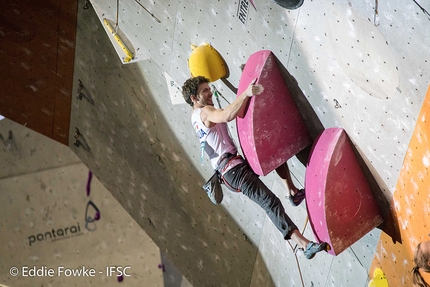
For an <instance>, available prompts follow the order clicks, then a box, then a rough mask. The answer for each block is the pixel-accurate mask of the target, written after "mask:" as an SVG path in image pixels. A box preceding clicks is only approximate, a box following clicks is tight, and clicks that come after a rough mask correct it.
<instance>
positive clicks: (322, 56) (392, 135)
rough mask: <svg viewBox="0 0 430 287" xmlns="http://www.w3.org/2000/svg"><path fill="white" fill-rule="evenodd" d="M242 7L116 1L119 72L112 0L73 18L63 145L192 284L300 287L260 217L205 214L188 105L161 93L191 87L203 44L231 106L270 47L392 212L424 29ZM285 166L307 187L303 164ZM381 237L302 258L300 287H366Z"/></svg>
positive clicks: (233, 199) (418, 90) (355, 13)
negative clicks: (106, 22) (222, 68)
mask: <svg viewBox="0 0 430 287" xmlns="http://www.w3.org/2000/svg"><path fill="white" fill-rule="evenodd" d="M243 2H246V3H248V4H249V2H247V1H240V2H233V1H231V2H228V3H226V2H220V1H217V2H211V3H205V4H203V3H201V2H199V1H186V2H185V1H178V2H175V3H169V4H167V3H163V2H151V1H147V2H144V1H140V2H139V3H140V4H138V3H137V2H136V1H135V2H133V1H130V2H128V3H120V7H119V10H118V12H119V13H118V14H119V17H118V19H119V21H118V24H119V29H120V30H121V33H123V34H124V38H125V39H127V41H129V45H131V46H132V48H133V49H134V50H135V51H136V55H137V56H138V57H137V58H138V59H135V60H136V61H134V62H133V63H131V64H126V65H123V64H122V61H121V54H120V53H118V52H117V51H116V50H115V49H114V48H113V46H112V41H111V40H110V39H109V36H108V35H107V34H106V32H105V29H104V28H103V26H102V24H101V23H102V21H101V20H102V19H104V18H108V19H110V20H112V21H115V19H116V9H117V8H116V5H115V3H114V1H111V2H109V4H106V2H104V3H102V2H101V1H93V2H92V3H93V6H94V7H93V8H94V10H92V9H88V10H85V11H83V10H81V11H80V12H79V18H78V23H79V24H78V33H77V54H76V62H75V79H74V84H75V85H77V83H78V80H81V81H82V83H83V84H84V86H85V91H84V93H86V94H87V96H88V99H85V98H84V99H82V100H77V99H74V101H73V103H72V120H71V129H74V127H78V129H79V130H80V132H81V134H82V136H81V137H80V139H79V141H80V143H81V144H80V146H79V147H76V146H73V143H74V142H75V138H74V137H73V134H71V137H70V146H71V147H72V149H73V150H74V151H75V153H76V154H77V155H78V156H79V157H80V158H81V159H82V160H83V161H84V162H85V163H86V164H87V165H88V166H89V168H90V169H91V170H93V171H94V172H95V174H97V176H98V177H99V178H100V180H101V181H102V182H103V184H104V185H105V186H106V187H107V188H108V189H109V190H110V191H111V192H112V194H113V195H114V197H115V198H117V199H118V201H119V202H120V203H121V204H122V205H123V206H124V208H125V209H126V210H127V211H128V212H129V213H130V214H131V215H132V216H133V218H134V219H135V220H136V221H137V222H138V223H139V225H140V226H141V227H142V228H144V229H145V230H146V231H147V233H148V234H149V236H150V237H151V238H152V239H153V240H154V242H155V243H156V244H157V245H158V246H159V247H160V249H161V250H163V251H165V252H166V256H168V257H169V258H170V259H171V260H172V262H174V264H175V265H177V266H178V268H179V269H180V270H181V272H182V273H183V274H184V275H185V276H186V277H187V279H189V281H190V282H191V284H193V285H194V286H300V285H301V284H302V283H301V279H300V278H301V276H300V274H299V269H298V268H297V265H296V261H295V259H294V254H293V253H292V252H291V250H290V247H289V246H288V244H286V243H285V242H284V241H283V240H282V238H281V236H280V235H279V233H278V231H277V230H275V228H274V227H273V225H272V224H271V222H270V221H269V220H267V218H266V217H265V215H264V214H263V213H262V212H261V210H260V209H259V208H258V207H257V206H255V205H254V204H253V203H251V202H249V200H247V199H246V198H244V197H243V196H241V195H239V194H232V193H230V192H228V191H227V192H226V195H225V199H224V202H223V203H222V205H221V206H214V205H212V204H211V203H210V202H209V200H208V199H207V197H206V195H205V194H204V193H203V192H202V190H201V189H200V185H201V184H202V183H203V182H204V179H205V178H207V177H208V176H209V175H210V166H209V163H207V162H205V163H204V164H203V165H202V164H201V163H200V162H199V154H198V150H199V148H198V141H197V139H196V138H195V136H194V134H193V131H192V128H191V127H190V123H189V117H190V112H191V110H190V107H188V106H187V105H185V104H178V102H176V101H172V95H169V92H172V87H169V83H170V84H171V86H174V87H177V86H180V85H181V84H182V83H183V81H184V80H185V79H187V78H188V77H189V70H188V67H187V58H188V56H189V55H190V53H191V48H190V44H201V43H204V42H208V43H210V44H211V45H212V46H213V47H214V48H215V49H217V50H218V51H219V52H220V54H221V55H222V57H223V58H224V59H225V61H226V63H227V65H228V68H229V76H228V78H227V79H226V80H224V81H217V82H215V83H214V85H215V86H216V87H217V88H218V89H219V90H220V91H221V93H222V94H223V96H224V97H225V98H226V99H227V100H228V101H230V102H231V101H232V100H233V99H234V98H235V94H234V93H233V92H232V89H231V87H237V85H238V80H239V78H240V73H241V70H240V68H239V67H240V65H241V64H243V63H245V62H246V60H247V58H248V57H249V55H251V54H252V53H254V52H255V51H257V50H260V49H270V50H272V51H273V53H274V54H275V56H276V57H277V59H278V61H279V62H278V64H279V65H280V68H281V69H282V70H283V71H284V73H285V75H286V80H287V82H288V84H289V85H290V89H291V90H292V91H293V97H294V99H295V101H296V102H297V103H298V104H299V109H300V110H301V111H302V113H303V117H304V118H305V120H306V123H307V125H308V128H309V129H310V130H311V131H312V132H311V134H312V136H315V135H316V134H317V132H318V131H321V129H322V128H324V127H342V128H344V129H345V130H346V132H347V133H348V135H349V137H350V138H351V140H352V142H353V144H354V145H355V148H356V149H357V151H358V154H359V156H360V157H361V158H360V159H361V161H362V162H363V163H364V164H365V165H366V168H367V169H368V173H367V176H368V178H369V179H370V180H371V181H373V183H374V186H376V189H377V190H378V191H380V192H381V194H382V197H383V198H384V200H385V201H383V202H384V203H385V206H383V208H384V211H385V215H389V213H391V212H392V211H391V210H390V207H389V202H390V201H391V199H392V194H393V192H394V190H395V186H396V182H397V178H398V176H399V173H400V169H401V165H402V162H403V158H404V156H405V152H406V148H407V146H408V143H409V140H410V137H411V134H412V131H413V127H414V125H415V122H416V120H417V115H418V113H419V110H420V108H421V104H422V101H423V94H424V91H425V90H426V89H427V85H428V74H429V67H428V64H427V61H428V60H427V59H429V58H430V57H429V56H430V55H429V51H428V49H427V48H426V47H428V44H429V38H428V37H427V35H428V32H429V31H428V25H427V24H428V19H427V18H426V16H425V14H424V13H423V12H422V11H421V10H420V9H419V7H418V6H417V5H416V4H414V3H413V2H411V3H405V2H402V1H394V2H393V1H391V2H390V3H385V2H384V3H379V7H377V8H378V17H377V18H375V19H374V17H375V3H374V2H373V1H364V2H352V1H351V2H350V3H348V2H347V1H332V2H327V1H306V2H305V4H304V5H303V6H302V7H301V8H300V9H298V10H294V11H287V10H284V9H282V8H280V7H279V6H277V5H276V4H274V3H272V2H270V1H259V2H257V3H255V4H256V6H257V9H254V8H253V7H252V6H251V5H249V6H248V10H247V11H246V13H245V14H241V15H239V14H238V7H239V5H240V4H241V3H243ZM141 5H143V6H144V7H145V8H146V9H147V10H148V11H150V13H148V12H147V11H146V10H145V9H143V8H142V6H141ZM94 12H96V13H94ZM151 13H152V15H151ZM96 15H97V16H96ZM157 20H158V21H157ZM137 51H143V52H142V55H143V54H144V55H145V56H139V55H140V54H139V53H138V52H137ZM418 54H419V55H420V57H417V55H418ZM145 58H148V59H146V60H145ZM139 60H140V61H139ZM170 81H173V82H170ZM176 96H177V95H176ZM222 105H223V106H225V105H227V103H226V101H224V100H223V101H222ZM309 107H311V108H310V109H309ZM231 127H232V132H233V135H234V133H235V129H234V123H232V125H231ZM83 143H85V144H83ZM289 164H290V166H291V167H292V172H293V175H294V177H295V178H296V179H297V184H298V185H301V184H303V177H304V166H303V164H302V163H301V162H300V161H299V160H298V159H297V158H293V159H291V160H290V161H289ZM263 180H264V181H265V183H266V184H267V185H268V186H269V187H270V188H272V190H273V191H274V192H275V193H276V194H277V195H278V196H279V197H280V198H281V200H282V201H283V202H284V203H285V206H286V208H287V212H288V213H289V214H290V215H291V217H292V218H293V219H294V220H295V221H296V222H297V224H298V225H299V226H304V225H305V219H306V213H305V211H304V209H303V208H301V207H300V208H296V209H293V208H291V207H290V206H289V205H288V203H287V202H286V199H285V190H284V189H283V187H282V184H281V183H280V181H278V179H277V177H276V176H275V175H273V174H269V175H268V176H267V177H265V178H264V179H263ZM381 194H379V195H378V196H381ZM390 224H395V222H390ZM392 228H394V229H396V228H397V226H392ZM304 233H305V235H307V236H308V237H310V238H312V237H313V235H312V234H311V232H310V230H309V228H305V231H304ZM379 236H380V230H379V229H375V230H373V231H372V232H370V233H369V234H367V235H366V236H365V237H364V238H362V239H360V240H359V241H358V242H356V243H355V244H353V245H352V246H351V247H350V248H348V249H347V250H346V251H345V252H342V253H341V254H340V255H338V256H336V257H332V256H330V255H327V254H321V255H318V256H317V257H316V258H315V259H314V260H312V261H307V260H306V259H304V258H303V256H302V255H301V254H300V253H298V259H299V263H300V266H301V269H300V270H301V275H302V277H303V280H304V282H305V285H306V286H312V285H314V286H365V285H366V284H367V282H368V280H369V277H368V273H369V272H373V271H372V270H369V269H370V268H371V264H372V260H373V255H374V251H375V248H376V246H377V243H378V240H379ZM390 236H392V235H391V234H390ZM398 239H399V238H396V240H398ZM405 260H407V259H405ZM238 266H240V268H239V267H238ZM315 266H318V270H317V271H315V269H311V267H315ZM393 280H394V282H391V281H389V282H390V284H392V285H393V286H396V285H395V284H401V283H400V282H396V280H395V279H393Z"/></svg>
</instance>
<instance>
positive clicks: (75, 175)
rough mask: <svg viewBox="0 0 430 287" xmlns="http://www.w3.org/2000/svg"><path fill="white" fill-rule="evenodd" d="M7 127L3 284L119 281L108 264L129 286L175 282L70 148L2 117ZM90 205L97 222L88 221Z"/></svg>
mask: <svg viewBox="0 0 430 287" xmlns="http://www.w3.org/2000/svg"><path fill="white" fill-rule="evenodd" d="M9 130H12V131H13V134H14V137H13V141H11V142H13V143H14V146H15V148H13V147H12V146H13V145H12V144H11V145H3V144H2V145H1V146H0V157H1V158H2V159H3V160H2V162H1V164H0V166H1V171H2V174H1V176H0V190H1V193H0V202H1V208H0V218H1V219H2V220H1V223H0V233H1V237H0V238H1V242H2V244H1V246H0V254H1V257H0V278H1V279H0V285H1V284H2V283H4V284H6V285H7V286H13V287H20V286H117V285H118V284H119V282H118V280H117V273H116V270H115V271H114V272H112V273H109V271H108V270H107V269H106V268H108V267H110V266H112V267H115V268H116V267H119V266H121V267H124V268H126V267H129V268H127V269H125V272H126V273H127V275H130V276H123V282H122V283H123V284H126V285H127V286H142V285H141V284H142V282H145V283H146V284H148V286H172V285H165V284H164V280H163V272H162V269H161V268H159V265H160V264H161V263H162V259H161V256H160V250H159V248H158V247H157V246H156V245H155V243H154V242H153V241H152V240H151V239H150V238H149V237H148V235H147V234H146V233H145V232H144V231H143V230H142V229H141V228H140V227H139V225H137V224H136V222H135V221H134V220H133V219H132V218H131V216H130V215H129V214H127V212H126V211H125V210H124V209H123V208H122V207H121V205H120V204H119V203H118V202H117V201H116V200H115V199H114V198H113V197H112V195H111V194H110V193H109V191H107V190H106V188H104V187H103V186H102V185H101V183H100V182H99V181H98V179H97V178H96V177H95V176H92V177H89V172H88V168H87V167H86V166H85V165H84V164H83V163H82V162H81V161H80V160H79V159H78V158H77V157H76V156H75V155H74V154H73V152H72V151H71V150H70V149H69V148H68V147H66V146H65V145H62V144H60V143H58V142H56V141H54V140H52V139H50V138H48V137H45V136H42V135H40V134H37V133H35V132H34V131H31V130H29V129H27V128H24V127H22V126H21V125H19V124H16V123H14V122H12V121H10V120H3V121H1V122H0V133H1V134H5V133H8V131H9ZM30 162H31V165H30V164H29V163H30ZM9 169H10V170H11V171H13V173H12V174H11V173H10V171H9ZM4 171H6V173H4ZM87 194H88V195H87ZM89 201H91V202H92V203H93V204H94V205H88V202H89ZM95 208H97V209H98V210H99V211H100V219H99V220H98V221H94V222H91V220H88V219H86V216H89V217H91V218H95V215H96V209H95ZM13 267H16V268H18V271H19V273H18V274H16V276H13V269H12V268H13ZM25 268H27V269H25ZM33 268H34V270H39V271H38V273H36V274H37V275H35V274H31V273H30V272H32V271H31V270H33ZM83 268H85V269H86V270H87V271H88V270H91V269H94V270H95V273H94V276H84V275H83V273H82V270H83ZM10 270H11V271H10ZM41 270H42V271H41ZM43 270H45V271H46V272H47V270H53V271H52V272H51V274H52V276H51V275H48V274H49V273H45V271H43ZM69 270H74V272H81V273H80V275H79V276H78V275H76V276H75V275H70V274H71V273H70V272H71V271H69ZM120 270H121V271H123V269H120ZM10 272H11V273H10ZM25 272H27V273H25ZM40 272H42V273H40ZM75 274H79V273H75ZM87 274H90V273H87ZM30 275H32V276H30ZM180 279H181V278H179V282H180Z"/></svg>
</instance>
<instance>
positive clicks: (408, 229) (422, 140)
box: [369, 88, 430, 287]
mask: <svg viewBox="0 0 430 287" xmlns="http://www.w3.org/2000/svg"><path fill="white" fill-rule="evenodd" d="M429 121H430V88H429V89H428V91H427V94H426V97H425V99H424V103H423V105H422V108H421V111H420V114H419V116H418V119H417V123H416V126H415V129H414V132H413V134H412V138H411V141H410V143H409V147H408V150H407V152H406V156H405V159H404V162H403V166H402V170H401V172H400V176H399V179H398V181H397V184H396V190H395V191H394V195H393V202H392V203H391V207H392V209H394V210H395V213H396V214H397V219H398V223H399V228H400V232H401V237H402V244H400V243H397V244H393V241H392V240H391V238H390V237H389V236H387V235H386V234H385V233H382V235H381V238H380V241H379V243H378V247H377V250H376V254H375V257H374V260H373V264H372V269H371V270H369V273H370V274H373V270H374V268H376V267H380V268H381V269H382V270H383V271H384V272H385V274H386V276H387V279H388V282H389V286H390V287H394V286H404V285H406V286H412V273H411V270H412V268H413V267H414V265H415V264H414V262H413V252H414V249H415V247H416V245H417V244H418V243H419V242H421V241H426V240H430V237H429V233H430V229H429V226H430V219H429V214H430V196H429V191H430V176H429V168H430V124H429ZM423 276H424V277H425V278H426V280H427V282H430V276H428V274H423Z"/></svg>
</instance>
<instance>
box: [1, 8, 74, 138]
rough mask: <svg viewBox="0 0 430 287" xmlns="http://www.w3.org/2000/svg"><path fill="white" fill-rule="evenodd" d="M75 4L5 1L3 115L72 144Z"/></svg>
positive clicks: (2, 69)
mask: <svg viewBox="0 0 430 287" xmlns="http://www.w3.org/2000/svg"><path fill="white" fill-rule="evenodd" d="M77 2H78V1H76V0H67V1H58V0H49V1H43V2H36V1H0V5H1V7H2V9H1V11H0V61H1V62H2V65H1V68H0V86H1V88H2V89H1V92H0V114H2V115H4V116H5V117H7V118H9V119H11V120H14V121H15V122H17V123H20V124H21V125H23V126H27V127H29V128H31V129H33V130H35V131H37V132H39V133H41V134H43V135H46V136H48V137H50V138H52V139H55V140H56V141H58V142H61V143H62V144H67V143H68V141H67V140H68V135H69V124H70V103H71V96H72V90H71V89H72V81H73V59H74V55H75V35H76V15H77Z"/></svg>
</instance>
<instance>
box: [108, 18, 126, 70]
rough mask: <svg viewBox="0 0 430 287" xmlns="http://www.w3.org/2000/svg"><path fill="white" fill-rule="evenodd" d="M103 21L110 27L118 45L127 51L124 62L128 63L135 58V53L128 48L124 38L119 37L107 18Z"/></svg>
mask: <svg viewBox="0 0 430 287" xmlns="http://www.w3.org/2000/svg"><path fill="white" fill-rule="evenodd" d="M103 23H105V25H106V27H107V28H108V30H109V32H110V33H111V34H112V36H113V38H114V39H115V40H116V41H117V43H118V45H119V46H120V47H121V49H122V50H123V51H124V53H125V55H126V56H125V57H124V62H125V63H128V62H130V61H131V60H132V59H133V54H132V53H131V52H130V50H129V49H128V48H127V46H126V45H125V44H124V42H123V41H122V39H121V38H120V37H119V35H118V33H117V32H116V31H115V30H114V28H113V27H112V25H111V24H110V23H109V21H108V20H107V19H103Z"/></svg>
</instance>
